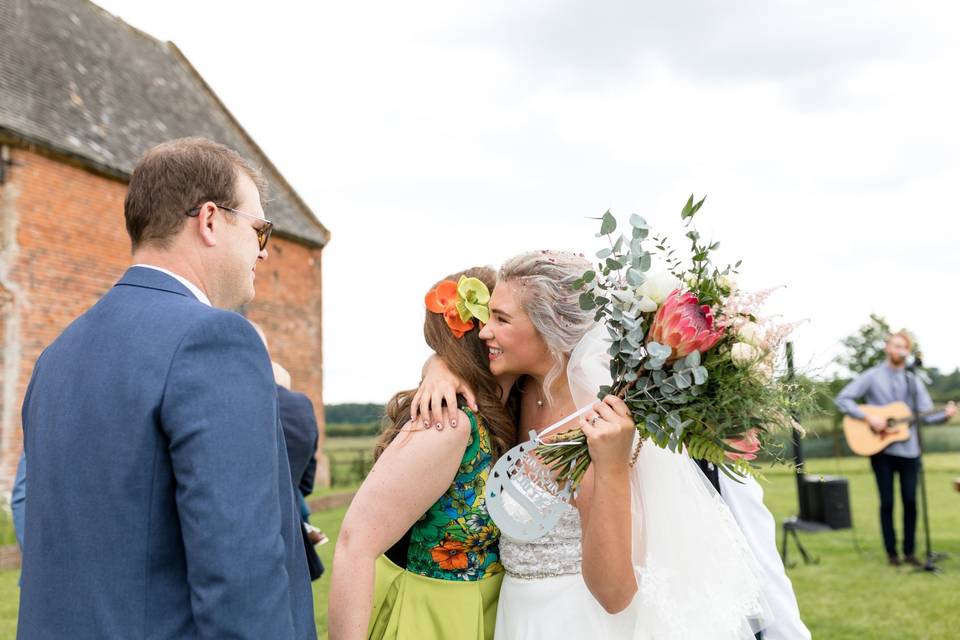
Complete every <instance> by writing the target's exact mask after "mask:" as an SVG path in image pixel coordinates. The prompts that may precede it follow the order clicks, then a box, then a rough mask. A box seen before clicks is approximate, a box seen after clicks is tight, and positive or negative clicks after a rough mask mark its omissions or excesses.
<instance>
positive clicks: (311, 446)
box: [277, 385, 320, 494]
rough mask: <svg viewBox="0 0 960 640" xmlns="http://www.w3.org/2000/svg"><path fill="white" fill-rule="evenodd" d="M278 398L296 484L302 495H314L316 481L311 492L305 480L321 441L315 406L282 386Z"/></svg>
mask: <svg viewBox="0 0 960 640" xmlns="http://www.w3.org/2000/svg"><path fill="white" fill-rule="evenodd" d="M277 398H278V400H279V403H280V424H282V425H283V435H284V439H285V440H286V444H287V455H288V457H289V459H290V474H291V475H292V476H293V484H294V486H296V487H299V488H300V490H301V491H303V490H304V489H307V490H306V491H304V494H309V493H311V492H312V491H313V477H312V476H311V477H310V479H309V488H307V487H306V486H304V476H305V475H306V473H307V470H308V469H309V468H310V462H311V461H313V460H314V456H315V455H316V453H317V440H318V439H319V437H320V432H319V430H318V429H317V416H316V414H315V413H314V411H313V403H312V402H310V398H308V397H307V396H306V395H304V394H302V393H297V392H296V391H290V390H289V389H286V388H284V387H281V386H280V385H277Z"/></svg>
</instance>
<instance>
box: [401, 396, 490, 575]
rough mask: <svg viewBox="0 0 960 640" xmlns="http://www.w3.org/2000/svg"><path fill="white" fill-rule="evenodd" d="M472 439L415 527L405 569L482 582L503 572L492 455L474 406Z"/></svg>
mask: <svg viewBox="0 0 960 640" xmlns="http://www.w3.org/2000/svg"><path fill="white" fill-rule="evenodd" d="M464 412H465V413H466V414H467V417H469V418H470V438H469V440H468V441H467V448H466V450H465V451H464V452H463V458H462V459H461V461H460V468H459V470H458V471H457V475H456V477H454V479H453V483H452V484H451V485H450V488H449V489H447V491H446V493H444V494H443V495H442V496H440V499H439V500H437V502H436V503H434V505H433V506H432V507H430V509H429V510H428V511H427V512H426V513H425V514H423V516H421V518H420V519H419V520H418V521H417V522H416V523H415V524H414V525H413V527H412V528H411V529H410V533H409V544H408V546H407V558H406V569H407V571H412V572H413V573H417V574H420V575H422V576H427V577H428V578H437V579H440V580H479V579H481V578H483V577H485V576H488V575H492V574H496V573H501V572H502V571H503V566H502V565H501V564H500V546H499V542H500V530H499V529H497V526H496V525H495V524H494V523H493V521H492V520H491V519H490V515H489V514H488V513H487V505H486V501H485V499H484V487H485V486H486V483H487V475H488V474H489V472H490V467H491V463H492V454H491V451H490V433H489V431H488V430H487V427H486V425H485V424H484V423H483V419H482V418H480V417H479V416H477V415H476V414H474V413H472V412H471V411H469V410H465V411H464Z"/></svg>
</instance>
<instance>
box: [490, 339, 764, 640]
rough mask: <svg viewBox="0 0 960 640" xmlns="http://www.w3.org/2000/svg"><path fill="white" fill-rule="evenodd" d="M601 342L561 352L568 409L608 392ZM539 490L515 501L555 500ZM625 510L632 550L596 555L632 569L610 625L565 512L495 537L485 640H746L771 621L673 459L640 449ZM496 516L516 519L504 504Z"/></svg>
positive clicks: (728, 542) (731, 532)
mask: <svg viewBox="0 0 960 640" xmlns="http://www.w3.org/2000/svg"><path fill="white" fill-rule="evenodd" d="M604 334H605V331H602V330H594V331H591V332H590V333H588V334H587V336H586V337H585V338H584V339H583V340H582V341H581V343H580V344H579V345H578V346H577V348H576V349H575V350H574V352H573V354H571V357H570V361H569V364H568V367H567V378H568V381H569V382H570V388H571V393H572V395H573V399H574V401H575V402H576V403H577V406H586V405H587V404H589V403H591V402H592V401H593V399H594V398H595V394H596V390H597V389H599V388H600V386H601V385H602V384H608V383H609V369H608V366H607V365H608V363H609V356H607V355H606V349H607V346H608V344H609V343H608V342H607V341H606V340H605V336H604ZM542 486H543V485H542V484H541V488H540V489H539V490H538V488H537V485H536V484H535V483H534V484H530V483H528V484H526V485H525V486H524V488H523V491H524V493H525V494H527V495H526V497H527V498H528V499H530V500H531V501H533V502H535V503H538V504H540V505H543V504H544V501H549V500H551V499H555V500H562V498H558V497H555V496H553V495H551V493H552V492H553V491H552V489H550V488H547V489H543V488H542ZM597 490H598V491H602V487H598V489H597ZM530 494H535V495H530ZM631 502H632V516H633V517H632V521H633V527H632V529H633V541H632V542H633V544H632V548H631V549H609V550H608V552H609V553H612V554H618V555H620V556H622V558H623V561H624V562H630V563H632V564H633V567H634V574H635V577H636V580H637V586H638V588H637V594H636V596H635V597H634V599H633V602H632V603H631V604H630V606H629V607H628V608H627V609H626V610H624V611H623V612H620V613H618V614H616V615H610V614H608V613H607V612H606V611H604V609H603V608H602V607H601V606H600V604H599V603H598V602H597V601H596V600H595V599H594V598H593V596H592V594H591V593H590V591H589V590H588V589H587V586H586V583H584V581H583V576H582V574H581V570H580V569H581V558H582V553H581V529H580V516H579V512H578V511H577V510H576V509H575V508H574V507H573V506H571V505H569V504H567V505H564V506H565V510H564V512H563V515H562V516H561V518H560V520H559V522H558V524H557V526H556V527H554V528H553V529H552V530H551V531H549V532H548V533H547V534H546V535H544V536H542V537H540V538H539V539H536V540H534V541H532V542H524V541H520V540H516V539H512V538H510V537H509V536H508V535H506V534H504V535H503V536H502V537H501V540H500V553H501V562H502V564H503V566H504V569H505V570H506V576H505V577H504V580H503V584H502V587H501V591H500V601H499V605H498V610H497V624H496V627H495V633H496V635H495V638H496V640H541V639H542V640H547V639H550V640H555V639H556V638H564V639H569V640H579V639H581V638H583V639H588V638H589V639H591V640H592V639H594V638H604V639H610V640H621V639H622V640H626V639H628V638H629V639H639V640H688V639H696V640H752V639H753V638H754V636H755V634H756V632H757V631H760V630H761V629H763V628H764V627H765V626H766V625H767V624H769V623H770V622H771V620H772V617H771V615H770V612H769V608H768V607H766V605H765V603H764V602H763V597H762V594H761V582H760V577H759V576H760V570H759V567H758V565H757V562H756V559H755V558H754V557H753V554H752V553H751V551H750V549H749V547H748V545H747V542H746V539H745V538H744V536H743V533H742V532H741V531H740V528H739V527H738V526H737V523H736V521H735V520H734V518H733V515H732V513H731V512H730V510H729V508H728V507H727V506H726V504H725V503H724V502H723V500H722V499H721V498H720V495H719V494H718V493H717V492H716V490H714V488H713V486H711V485H710V483H709V481H707V479H706V477H704V476H703V474H702V473H701V472H700V470H699V468H697V466H696V464H695V463H694V462H693V461H692V460H691V459H690V458H689V457H688V456H687V455H686V454H685V453H672V452H670V451H666V450H664V449H660V448H658V447H656V446H653V445H651V444H646V445H645V446H643V447H642V448H641V450H640V454H639V456H638V458H637V460H636V464H635V466H634V468H633V472H632V473H631ZM503 506H504V508H505V509H506V511H507V512H509V513H511V515H513V516H515V517H518V518H520V519H522V518H523V517H524V516H523V514H522V510H523V509H522V507H519V505H518V504H516V503H514V504H511V502H510V501H509V500H508V499H507V498H504V505H503Z"/></svg>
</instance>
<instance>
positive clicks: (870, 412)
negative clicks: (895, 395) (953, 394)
mask: <svg viewBox="0 0 960 640" xmlns="http://www.w3.org/2000/svg"><path fill="white" fill-rule="evenodd" d="M860 410H861V411H863V413H864V414H866V415H867V416H880V417H881V418H883V419H884V420H886V421H887V428H886V429H884V430H883V431H881V432H880V433H877V432H876V431H874V430H873V429H871V428H870V424H869V423H868V422H867V421H866V420H860V419H858V418H854V417H853V416H846V417H844V419H843V435H844V437H845V438H846V439H847V445H849V447H850V450H851V451H853V452H854V453H855V454H857V455H860V456H872V455H875V454H877V453H880V452H881V451H883V450H884V449H886V448H887V447H889V446H890V445H891V444H893V443H894V442H903V441H904V440H907V439H909V438H910V423H911V422H912V421H913V418H912V416H913V412H912V411H910V407H909V406H908V405H907V403H906V402H891V403H890V404H888V405H884V406H882V407H877V406H873V405H869V404H862V405H860ZM939 411H941V410H940V409H935V410H933V411H926V412H924V413H921V414H920V417H921V418H924V417H926V416H929V415H933V414H935V413H938V412H939Z"/></svg>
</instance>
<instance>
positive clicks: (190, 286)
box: [133, 264, 213, 307]
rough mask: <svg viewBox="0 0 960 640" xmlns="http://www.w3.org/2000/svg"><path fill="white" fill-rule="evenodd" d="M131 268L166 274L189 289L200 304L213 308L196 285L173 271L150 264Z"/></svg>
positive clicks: (136, 265)
mask: <svg viewBox="0 0 960 640" xmlns="http://www.w3.org/2000/svg"><path fill="white" fill-rule="evenodd" d="M133 266H135V267H144V268H145V269H153V270H155V271H159V272H160V273H165V274H167V275H168V276H170V277H171V278H175V279H176V280H177V281H178V282H179V283H180V284H182V285H183V286H185V287H186V288H187V289H189V290H190V293H192V294H193V295H195V296H196V297H197V300H199V301H200V302H202V303H203V304H205V305H207V306H208V307H212V306H213V305H212V304H210V298H208V297H207V295H206V294H205V293H204V292H203V291H201V290H200V287H198V286H197V285H195V284H193V283H192V282H190V281H189V280H187V279H186V278H184V277H183V276H181V275H177V274H176V273H174V272H173V271H170V270H168V269H164V268H163V267H156V266H154V265H152V264H135V265H133Z"/></svg>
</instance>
